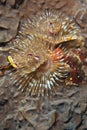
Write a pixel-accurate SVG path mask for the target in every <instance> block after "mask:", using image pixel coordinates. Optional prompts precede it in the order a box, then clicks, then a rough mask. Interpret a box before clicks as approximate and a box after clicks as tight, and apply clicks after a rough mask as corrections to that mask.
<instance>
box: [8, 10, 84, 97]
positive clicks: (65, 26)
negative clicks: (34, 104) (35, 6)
mask: <svg viewBox="0 0 87 130" xmlns="http://www.w3.org/2000/svg"><path fill="white" fill-rule="evenodd" d="M13 44H14V45H13V47H12V48H13V49H12V50H11V51H10V52H9V56H8V62H9V63H10V65H11V66H12V67H13V68H14V70H15V71H13V72H12V78H13V83H14V84H15V85H16V86H18V88H19V89H20V90H21V91H22V92H24V91H25V92H28V93H29V95H37V96H44V95H47V96H49V95H50V94H52V93H55V92H56V90H57V88H58V87H59V86H60V85H67V84H68V85H69V84H72V85H73V84H79V83H81V82H82V79H83V76H82V75H83V74H82V73H81V72H82V69H81V68H82V60H81V58H80V56H79V55H77V54H76V53H74V51H73V50H75V51H77V52H78V49H79V48H82V47H83V46H84V38H83V37H82V36H81V32H80V29H79V27H78V26H77V25H76V24H75V23H74V22H73V20H72V19H70V18H69V17H67V16H65V15H64V14H62V13H60V12H58V11H45V12H44V13H39V14H37V15H36V17H35V16H34V18H31V19H29V18H28V19H27V20H26V21H24V22H23V23H21V25H20V29H19V32H18V36H17V37H16V38H15V39H14V40H13Z"/></svg>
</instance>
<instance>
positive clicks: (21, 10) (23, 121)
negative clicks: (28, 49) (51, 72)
mask: <svg viewBox="0 0 87 130" xmlns="http://www.w3.org/2000/svg"><path fill="white" fill-rule="evenodd" d="M46 9H54V10H60V11H62V12H64V13H65V14H66V15H68V16H70V17H72V18H73V19H74V20H75V22H76V23H77V24H78V25H79V27H80V28H81V30H82V35H83V36H84V37H85V49H86V50H87V0H53V1H52V0H0V66H3V65H6V64H7V59H6V56H7V52H8V49H9V48H10V46H11V42H10V41H11V40H12V39H13V38H14V37H15V36H16V35H17V31H18V27H19V24H20V21H21V20H22V18H27V17H28V16H29V17H31V15H35V14H36V13H37V12H39V11H42V10H46ZM2 50H6V51H4V52H3V51H2ZM83 69H84V71H85V75H86V77H85V79H84V81H83V84H82V85H80V86H79V87H75V86H72V87H67V88H64V87H63V88H60V89H59V91H58V94H57V95H56V96H55V97H53V98H52V97H50V99H46V98H44V99H41V102H40V100H39V99H38V98H36V99H34V98H29V96H28V95H24V94H20V95H19V96H17V94H18V93H17V91H16V90H17V88H15V87H14V86H11V85H10V78H9V76H3V77H2V71H0V76H1V77H0V130H87V67H84V66H83ZM14 93H15V95H14Z"/></svg>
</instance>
